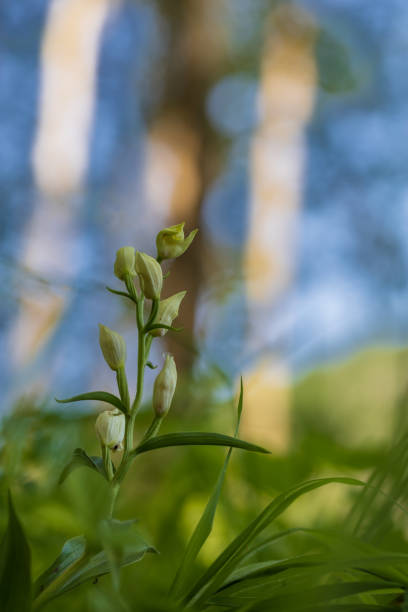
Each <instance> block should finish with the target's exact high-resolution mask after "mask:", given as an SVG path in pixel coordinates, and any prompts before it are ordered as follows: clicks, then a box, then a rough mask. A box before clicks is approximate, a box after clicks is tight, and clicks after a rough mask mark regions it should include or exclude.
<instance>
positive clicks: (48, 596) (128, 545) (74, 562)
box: [35, 521, 157, 609]
mask: <svg viewBox="0 0 408 612" xmlns="http://www.w3.org/2000/svg"><path fill="white" fill-rule="evenodd" d="M108 522H109V523H112V524H113V525H114V526H113V528H112V529H110V530H109V537H108V541H109V546H108V549H109V551H108V554H107V552H106V551H100V552H98V553H96V554H91V553H90V552H89V551H86V542H85V539H84V538H83V537H82V536H79V537H77V538H72V540H68V542H66V543H65V545H64V547H63V549H62V552H61V555H60V556H59V557H58V558H57V559H56V560H55V562H54V563H53V564H52V565H51V566H50V567H49V568H48V569H47V570H46V571H45V572H44V573H43V574H42V575H41V576H40V577H39V578H38V580H37V581H36V584H35V594H36V596H38V598H37V601H36V604H37V608H36V609H39V607H40V606H43V605H44V604H45V603H48V602H50V601H52V600H53V599H56V598H57V597H60V596H61V595H63V594H64V593H66V592H68V591H71V590H72V589H74V588H76V587H78V586H80V585H81V584H83V583H84V582H88V581H90V580H93V581H96V580H97V579H98V578H99V577H100V576H104V575H105V574H109V573H110V572H111V571H112V554H114V555H115V571H117V569H118V568H119V567H124V566H126V565H131V564H132V563H136V562H137V561H140V560H141V559H142V558H143V557H144V555H145V554H146V553H156V552H157V551H156V550H155V548H153V546H150V545H149V544H147V543H146V542H145V541H144V540H143V539H142V538H141V537H140V536H137V535H135V534H133V535H132V536H131V534H130V533H129V529H130V527H131V526H132V525H133V524H134V522H135V521H124V522H120V521H106V523H108ZM105 539H106V533H105V535H104V540H105ZM119 549H120V554H119V553H118V550H119ZM59 564H60V565H59ZM60 570H61V571H60ZM53 572H55V579H52V574H53Z"/></svg>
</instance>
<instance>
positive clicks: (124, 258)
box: [113, 246, 136, 280]
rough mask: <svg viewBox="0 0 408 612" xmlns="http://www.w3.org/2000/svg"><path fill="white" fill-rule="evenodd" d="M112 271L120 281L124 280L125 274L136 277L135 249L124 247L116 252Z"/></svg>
mask: <svg viewBox="0 0 408 612" xmlns="http://www.w3.org/2000/svg"><path fill="white" fill-rule="evenodd" d="M113 270H114V272H115V276H117V277H118V278H119V279H120V280H124V279H125V276H126V274H130V275H131V276H136V271H135V249H134V248H133V247H130V246H125V247H122V248H121V249H119V251H117V253H116V260H115V265H114V267H113Z"/></svg>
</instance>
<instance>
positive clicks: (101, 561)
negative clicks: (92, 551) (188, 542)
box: [58, 542, 157, 595]
mask: <svg viewBox="0 0 408 612" xmlns="http://www.w3.org/2000/svg"><path fill="white" fill-rule="evenodd" d="M146 553H157V551H156V549H155V548H153V547H152V546H149V545H148V544H145V543H142V542H141V543H140V546H138V547H137V548H136V547H132V546H131V547H129V549H125V550H124V551H123V555H122V557H121V559H120V561H119V565H120V567H125V566H127V565H132V563H136V562H137V561H140V560H141V559H142V558H143V557H144V555H145V554H146ZM111 570H112V563H111V559H110V558H108V556H107V555H106V552H105V551H101V552H100V553H97V554H96V555H94V556H93V557H91V558H90V559H89V561H87V562H86V563H85V564H83V565H81V567H80V568H79V569H78V571H76V572H75V573H74V574H73V575H72V576H71V577H70V578H69V579H68V580H67V581H66V582H65V584H64V585H63V586H62V587H61V589H60V590H59V591H58V595H62V594H63V593H66V592H67V591H71V590H72V589H74V588H75V587H77V586H80V585H81V584H83V583H84V582H86V581H88V580H93V579H95V578H99V576H103V575H105V574H109V573H110V572H111Z"/></svg>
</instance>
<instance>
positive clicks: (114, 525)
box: [100, 519, 157, 592]
mask: <svg viewBox="0 0 408 612" xmlns="http://www.w3.org/2000/svg"><path fill="white" fill-rule="evenodd" d="M135 523H136V521H135V520H129V521H118V520H115V519H107V520H105V521H102V523H101V526H100V535H101V540H102V543H103V547H104V551H105V554H106V557H107V559H108V561H109V563H110V571H111V573H112V579H113V584H114V587H115V589H116V591H117V592H119V586H120V567H121V565H122V564H123V561H124V559H126V558H127V557H128V556H129V555H131V554H139V553H140V552H141V551H143V554H144V552H147V551H149V552H154V553H156V552H157V551H156V549H155V548H153V546H150V545H149V544H147V543H146V542H145V541H144V539H143V538H142V536H141V535H140V533H139V532H138V531H137V530H136V529H135Z"/></svg>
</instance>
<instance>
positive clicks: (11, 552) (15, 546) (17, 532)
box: [0, 493, 31, 612]
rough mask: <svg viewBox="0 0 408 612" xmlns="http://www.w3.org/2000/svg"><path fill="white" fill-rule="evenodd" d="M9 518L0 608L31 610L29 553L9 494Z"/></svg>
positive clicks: (0, 569)
mask: <svg viewBox="0 0 408 612" xmlns="http://www.w3.org/2000/svg"><path fill="white" fill-rule="evenodd" d="M8 509H9V520H8V525H7V529H6V532H5V534H4V536H3V540H2V543H1V549H0V610H4V611H5V612H6V610H10V612H11V610H16V612H17V610H18V612H29V611H30V610H31V578H30V571H31V569H30V567H31V555H30V547H29V545H28V542H27V539H26V537H25V534H24V531H23V528H22V526H21V523H20V521H19V519H18V516H17V514H16V512H15V510H14V507H13V502H12V499H11V494H10V493H9V496H8Z"/></svg>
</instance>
